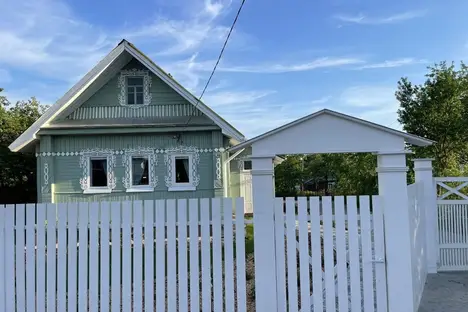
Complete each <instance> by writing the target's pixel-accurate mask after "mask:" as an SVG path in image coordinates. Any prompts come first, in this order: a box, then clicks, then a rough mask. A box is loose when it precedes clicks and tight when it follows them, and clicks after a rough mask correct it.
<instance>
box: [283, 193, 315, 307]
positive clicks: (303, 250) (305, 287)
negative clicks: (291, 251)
mask: <svg viewBox="0 0 468 312" xmlns="http://www.w3.org/2000/svg"><path fill="white" fill-rule="evenodd" d="M297 204H298V207H297V209H298V218H299V268H300V277H299V278H300V282H301V311H308V310H310V305H311V304H310V268H309V258H310V252H309V218H308V212H307V198H306V197H299V198H298V199H297ZM283 250H284V249H283Z"/></svg>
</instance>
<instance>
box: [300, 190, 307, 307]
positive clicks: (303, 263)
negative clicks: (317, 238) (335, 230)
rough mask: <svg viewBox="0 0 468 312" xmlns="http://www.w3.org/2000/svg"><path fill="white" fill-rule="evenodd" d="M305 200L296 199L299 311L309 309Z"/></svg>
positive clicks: (302, 198) (303, 198)
mask: <svg viewBox="0 0 468 312" xmlns="http://www.w3.org/2000/svg"><path fill="white" fill-rule="evenodd" d="M307 215H308V211H307V199H306V198H305V197H301V198H298V217H299V268H300V283H301V310H304V307H310V278H309V276H310V275H309V272H310V270H309V258H310V252H309V231H308V230H309V229H308V226H309V225H308V218H307Z"/></svg>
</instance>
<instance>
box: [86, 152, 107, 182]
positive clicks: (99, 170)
mask: <svg viewBox="0 0 468 312" xmlns="http://www.w3.org/2000/svg"><path fill="white" fill-rule="evenodd" d="M90 163H91V166H90V167H91V172H90V177H89V178H90V187H107V158H91V159H90Z"/></svg>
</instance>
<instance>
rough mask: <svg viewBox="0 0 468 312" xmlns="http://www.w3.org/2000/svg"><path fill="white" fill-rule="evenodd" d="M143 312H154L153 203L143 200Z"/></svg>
mask: <svg viewBox="0 0 468 312" xmlns="http://www.w3.org/2000/svg"><path fill="white" fill-rule="evenodd" d="M144 215H145V273H144V274H145V296H144V298H145V312H153V311H154V201H152V200H145V202H144Z"/></svg>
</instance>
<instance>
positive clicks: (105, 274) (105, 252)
mask: <svg viewBox="0 0 468 312" xmlns="http://www.w3.org/2000/svg"><path fill="white" fill-rule="evenodd" d="M100 210H101V218H100V221H101V275H100V281H101V289H100V297H101V301H100V302H101V306H100V307H101V312H109V311H110V308H109V291H110V287H109V286H110V284H109V276H110V275H109V273H110V272H109V271H110V270H109V263H110V262H109V261H110V257H109V249H110V246H109V242H110V236H109V225H110V220H111V219H110V203H108V202H102V203H101V209H100ZM69 230H70V229H69Z"/></svg>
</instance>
